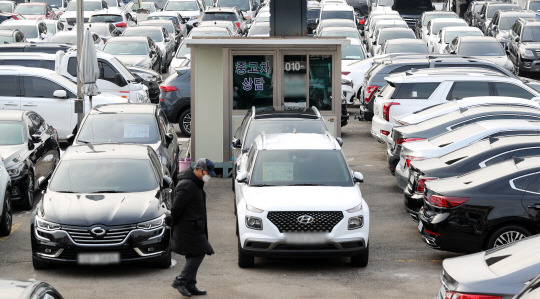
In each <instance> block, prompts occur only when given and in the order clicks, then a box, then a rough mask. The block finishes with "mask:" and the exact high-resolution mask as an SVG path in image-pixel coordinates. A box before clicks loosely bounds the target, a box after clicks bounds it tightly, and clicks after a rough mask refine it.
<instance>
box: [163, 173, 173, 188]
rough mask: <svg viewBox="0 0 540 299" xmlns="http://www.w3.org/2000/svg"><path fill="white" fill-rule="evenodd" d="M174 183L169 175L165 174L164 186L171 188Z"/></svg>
mask: <svg viewBox="0 0 540 299" xmlns="http://www.w3.org/2000/svg"><path fill="white" fill-rule="evenodd" d="M172 184H173V180H172V179H171V178H170V177H169V176H166V175H165V176H163V186H165V187H166V188H171V187H172Z"/></svg>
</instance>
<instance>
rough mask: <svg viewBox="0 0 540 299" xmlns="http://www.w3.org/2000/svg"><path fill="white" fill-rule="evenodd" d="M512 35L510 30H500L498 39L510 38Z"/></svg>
mask: <svg viewBox="0 0 540 299" xmlns="http://www.w3.org/2000/svg"><path fill="white" fill-rule="evenodd" d="M509 35H510V30H500V31H499V33H497V37H499V38H508V36H509Z"/></svg>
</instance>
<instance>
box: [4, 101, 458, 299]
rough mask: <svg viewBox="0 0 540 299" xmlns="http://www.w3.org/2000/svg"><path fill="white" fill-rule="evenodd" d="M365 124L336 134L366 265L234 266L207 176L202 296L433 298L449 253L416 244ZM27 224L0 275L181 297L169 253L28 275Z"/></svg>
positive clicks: (7, 249)
mask: <svg viewBox="0 0 540 299" xmlns="http://www.w3.org/2000/svg"><path fill="white" fill-rule="evenodd" d="M357 110H358V108H351V109H350V111H349V112H350V113H351V114H354V113H357V112H358V111H357ZM370 126H371V123H365V122H359V121H357V120H354V119H352V118H351V120H350V123H349V125H347V126H346V127H344V128H343V134H342V135H343V136H342V137H343V140H344V142H345V143H344V146H343V150H344V152H345V155H346V157H347V160H348V162H349V164H350V165H351V168H352V169H353V170H356V171H361V172H362V173H363V174H364V183H363V184H362V185H361V187H362V193H363V196H364V197H365V199H366V201H367V202H368V204H369V207H370V210H371V232H370V259H369V265H368V266H367V267H366V268H352V267H351V266H350V265H349V263H348V260H347V259H345V258H343V259H300V260H287V259H263V260H260V259H256V266H255V267H254V268H252V269H240V268H238V266H237V258H236V255H237V239H236V236H235V225H234V221H235V217H234V214H233V211H234V209H233V192H232V191H231V181H230V179H219V178H214V179H212V180H211V181H210V182H209V183H208V184H207V186H206V191H207V197H208V200H207V206H208V220H209V223H208V224H209V236H210V243H211V244H212V246H213V247H214V250H215V252H216V254H215V255H213V256H210V257H207V258H206V259H205V260H204V261H203V264H202V266H201V268H200V270H199V276H198V278H197V280H198V281H199V283H198V287H200V288H204V289H206V290H207V291H208V293H209V294H208V295H207V296H206V297H207V298H238V297H243V298H246V297H253V298H278V297H281V298H433V296H434V295H435V294H436V293H437V291H438V290H439V287H440V282H439V275H440V274H441V262H442V260H443V259H445V258H447V257H452V256H457V255H456V254H452V253H446V252H441V251H436V250H433V249H430V248H428V247H427V246H426V245H425V244H424V243H423V242H422V241H421V240H420V238H419V236H418V231H417V228H416V227H417V225H416V223H415V222H413V221H412V220H411V219H410V217H409V216H408V215H407V214H406V213H405V211H404V209H403V202H402V195H401V192H400V191H399V189H398V188H397V187H396V186H395V181H394V177H393V176H391V175H390V174H389V172H388V171H387V169H386V156H385V148H384V145H383V144H379V143H377V142H376V141H375V140H374V139H373V138H372V137H371V136H370V133H369V132H370ZM37 195H38V194H36V196H37ZM38 198H39V197H38ZM328 200H334V199H333V198H329V199H328ZM29 221H30V213H29V212H21V211H19V212H16V213H15V215H14V225H13V231H12V234H11V235H10V236H9V237H6V238H0V269H1V272H0V276H1V277H3V278H16V279H39V280H44V281H46V282H49V283H50V284H52V285H53V286H55V287H56V288H57V289H58V290H59V291H60V292H61V293H62V294H63V295H64V297H65V298H119V297H125V298H180V297H181V296H180V294H179V293H178V292H177V291H176V290H174V289H173V288H171V287H170V283H171V281H172V279H173V278H174V276H176V275H177V274H178V273H179V272H180V270H181V269H182V266H183V257H181V256H179V255H176V254H173V259H174V260H175V261H176V262H175V263H173V266H172V267H171V268H170V269H168V270H159V269H154V268H152V267H151V266H147V265H121V266H111V267H77V266H62V267H57V268H54V269H50V270H42V271H35V270H34V269H33V268H32V261H31V250H30V223H29Z"/></svg>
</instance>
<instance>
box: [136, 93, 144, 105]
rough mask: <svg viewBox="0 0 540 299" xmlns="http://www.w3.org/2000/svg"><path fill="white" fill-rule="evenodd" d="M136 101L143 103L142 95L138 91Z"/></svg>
mask: <svg viewBox="0 0 540 299" xmlns="http://www.w3.org/2000/svg"><path fill="white" fill-rule="evenodd" d="M137 102H138V103H143V102H144V96H143V95H142V94H140V93H137Z"/></svg>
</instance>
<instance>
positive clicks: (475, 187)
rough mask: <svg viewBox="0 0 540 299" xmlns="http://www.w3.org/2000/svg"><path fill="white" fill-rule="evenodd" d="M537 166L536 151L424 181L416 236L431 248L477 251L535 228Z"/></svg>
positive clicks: (539, 186) (539, 204)
mask: <svg viewBox="0 0 540 299" xmlns="http://www.w3.org/2000/svg"><path fill="white" fill-rule="evenodd" d="M539 172H540V157H526V158H514V159H512V160H509V161H505V162H501V163H498V164H494V165H491V166H489V167H485V168H481V169H479V170H476V171H473V172H469V173H467V174H464V175H461V176H457V177H451V178H447V179H440V180H432V181H426V183H425V190H424V206H423V207H422V208H421V209H420V212H419V213H418V214H419V219H420V222H419V225H418V229H419V231H420V235H421V237H422V239H423V240H424V242H426V243H427V244H428V245H429V246H431V247H433V248H435V249H440V250H446V251H454V252H477V251H480V250H484V249H490V248H494V247H497V246H501V245H505V244H508V243H512V242H514V241H517V240H520V239H523V238H525V237H527V236H530V235H533V234H537V233H538V227H540V222H539V220H540V213H539V211H540V175H539ZM531 278H532V277H531Z"/></svg>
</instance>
